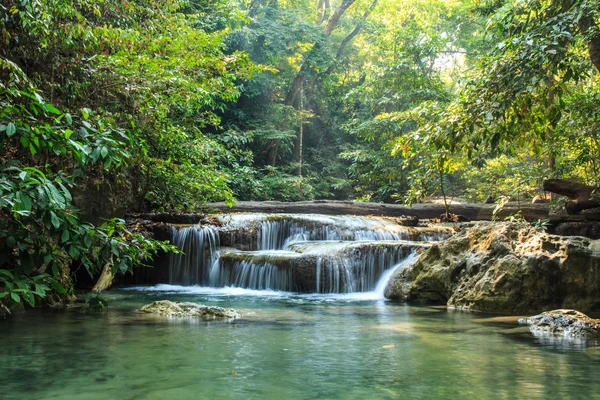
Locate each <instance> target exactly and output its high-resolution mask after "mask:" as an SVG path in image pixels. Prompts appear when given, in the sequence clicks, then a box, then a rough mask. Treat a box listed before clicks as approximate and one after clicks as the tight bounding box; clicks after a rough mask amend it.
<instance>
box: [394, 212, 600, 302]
mask: <svg viewBox="0 0 600 400" xmlns="http://www.w3.org/2000/svg"><path fill="white" fill-rule="evenodd" d="M385 295H386V297H388V298H392V299H400V300H405V301H408V302H415V303H428V304H444V303H445V304H447V306H448V307H450V308H456V309H463V310H477V311H487V312H499V313H512V314H515V313H522V312H534V313H535V312H541V311H543V310H544V309H546V310H547V309H554V308H577V309H581V310H584V311H586V312H588V311H592V310H597V309H599V308H600V241H594V240H590V239H587V238H583V237H577V236H574V237H562V236H556V235H549V234H547V233H546V232H545V231H543V230H541V229H536V228H534V227H533V226H531V225H529V224H526V223H516V222H503V223H496V222H480V223H476V224H474V225H473V226H471V227H469V228H463V229H462V230H460V231H459V232H457V233H456V234H455V235H454V236H453V237H451V238H449V239H447V240H446V241H445V242H443V243H441V244H435V245H433V246H432V247H431V248H429V249H428V250H427V251H425V252H424V254H423V255H422V256H421V257H420V259H419V260H418V261H417V262H416V263H415V264H414V265H413V266H412V267H411V268H408V269H405V270H403V271H399V272H398V273H396V274H395V275H394V276H393V277H392V279H391V280H390V283H389V284H388V287H387V288H386V292H385Z"/></svg>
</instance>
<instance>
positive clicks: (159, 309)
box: [138, 300, 239, 320]
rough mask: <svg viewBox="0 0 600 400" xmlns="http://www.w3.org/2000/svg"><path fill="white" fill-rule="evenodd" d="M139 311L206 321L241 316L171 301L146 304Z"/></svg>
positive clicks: (227, 310)
mask: <svg viewBox="0 0 600 400" xmlns="http://www.w3.org/2000/svg"><path fill="white" fill-rule="evenodd" d="M138 311H139V312H143V313H148V314H156V315H162V316H165V317H200V318H202V319H206V320H212V319H219V318H223V319H234V318H239V314H238V313H237V312H235V310H233V309H228V308H222V307H215V306H204V305H202V304H196V303H186V302H182V303H176V302H173V301H169V300H159V301H155V302H152V303H150V304H146V305H145V306H143V307H142V308H140V309H139V310H138Z"/></svg>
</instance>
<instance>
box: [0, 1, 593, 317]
mask: <svg viewBox="0 0 600 400" xmlns="http://www.w3.org/2000/svg"><path fill="white" fill-rule="evenodd" d="M599 22H600V4H599V1H598V0H581V1H578V0H465V1H458V0H403V1H400V0H162V1H158V0H128V1H126V0H99V1H90V0H71V1H65V0H3V1H2V2H0V307H2V308H4V309H9V308H12V307H14V306H15V305H18V304H21V303H28V304H30V305H32V306H33V305H35V303H36V301H39V299H40V298H43V297H45V296H47V295H49V294H50V293H64V292H69V291H71V290H72V287H73V285H72V282H71V278H70V272H69V271H70V269H69V267H72V266H73V265H78V266H81V267H83V268H85V269H86V270H87V271H89V273H90V274H91V275H95V274H97V273H99V272H100V271H101V270H102V269H103V268H105V267H106V266H107V265H108V266H109V268H110V270H111V271H112V273H127V272H130V271H131V270H132V268H133V267H135V266H137V265H139V264H143V263H144V262H145V261H146V260H148V259H150V258H151V257H152V254H154V253H155V252H157V251H159V250H167V251H168V250H172V248H171V247H170V245H168V244H167V243H162V242H157V241H154V240H152V239H148V238H146V237H144V236H142V235H140V234H138V233H135V232H133V231H132V230H130V229H129V228H128V227H127V226H126V225H125V223H124V221H123V220H121V219H117V218H114V217H115V216H116V215H108V214H110V213H104V214H102V213H100V215H97V214H94V213H93V212H92V211H93V210H92V208H94V207H93V206H91V205H90V204H89V201H88V200H89V198H90V196H91V197H94V196H95V197H101V198H111V197H112V198H115V197H116V198H118V203H120V206H121V208H122V209H123V210H125V211H128V212H134V211H156V210H161V211H178V210H195V209H198V207H200V206H201V205H202V204H205V203H206V202H211V201H225V202H228V203H230V204H232V203H233V202H235V201H236V200H282V201H295V200H311V199H327V198H329V199H356V200H360V201H385V202H407V203H414V202H419V201H422V200H423V199H424V198H425V197H427V196H435V195H444V196H457V197H461V198H463V199H466V200H469V201H476V202H481V201H483V200H484V199H486V198H487V197H488V196H490V195H491V196H493V197H495V198H496V199H500V198H504V199H515V200H519V199H530V198H531V197H533V196H534V195H535V194H536V193H538V192H539V191H540V189H541V182H542V180H543V179H545V178H548V177H562V178H575V179H578V180H581V181H582V182H584V183H589V184H592V185H598V184H599V182H598V179H599V178H598V177H599V176H600V175H599V169H600V111H599V110H600V80H599V75H598V68H600V28H599ZM90 193H91V194H90ZM0 311H1V310H0Z"/></svg>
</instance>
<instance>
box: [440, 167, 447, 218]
mask: <svg viewBox="0 0 600 400" xmlns="http://www.w3.org/2000/svg"><path fill="white" fill-rule="evenodd" d="M439 174H440V190H441V192H442V196H443V197H444V209H445V210H446V215H445V217H446V220H449V219H450V206H449V205H448V199H447V198H446V191H445V190H444V170H443V169H441V168H440V169H439Z"/></svg>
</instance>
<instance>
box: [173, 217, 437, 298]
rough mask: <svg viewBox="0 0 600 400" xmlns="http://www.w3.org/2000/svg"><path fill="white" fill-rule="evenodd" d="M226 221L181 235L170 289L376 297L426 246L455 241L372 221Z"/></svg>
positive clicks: (180, 232) (178, 233) (434, 231)
mask: <svg viewBox="0 0 600 400" xmlns="http://www.w3.org/2000/svg"><path fill="white" fill-rule="evenodd" d="M220 221H221V223H222V225H223V226H220V227H216V226H205V227H199V226H192V227H182V228H179V229H173V239H172V241H173V243H174V244H175V245H176V246H177V247H178V248H180V249H181V250H182V251H183V252H184V253H185V254H183V255H171V257H170V262H169V282H168V283H170V284H179V285H201V286H210V287H226V286H229V287H239V288H247V289H255V290H279V291H293V292H304V293H352V292H371V291H373V290H375V288H376V286H377V283H378V282H381V278H382V276H384V274H386V273H388V272H389V271H390V270H391V268H392V267H394V266H396V265H398V264H399V263H401V262H402V261H403V260H405V259H407V258H410V255H411V254H414V253H415V252H416V251H418V250H420V249H422V248H424V247H427V246H428V244H427V243H424V241H431V240H441V239H444V238H445V237H447V236H448V235H449V232H448V230H447V229H446V230H444V229H439V228H435V229H431V228H411V227H404V226H400V225H397V224H394V223H392V222H390V221H388V220H385V219H382V218H366V217H342V216H335V217H330V216H320V215H267V214H234V215H225V216H221V217H220ZM232 238H235V239H233V240H232ZM237 240H240V241H245V242H246V243H243V244H240V243H238V242H236V241H237ZM233 247H236V248H233ZM240 248H241V250H240Z"/></svg>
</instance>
